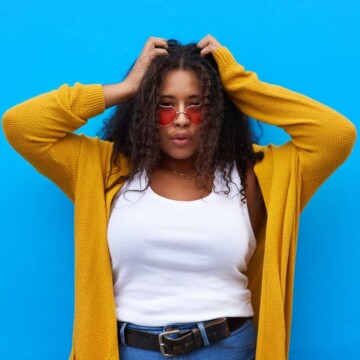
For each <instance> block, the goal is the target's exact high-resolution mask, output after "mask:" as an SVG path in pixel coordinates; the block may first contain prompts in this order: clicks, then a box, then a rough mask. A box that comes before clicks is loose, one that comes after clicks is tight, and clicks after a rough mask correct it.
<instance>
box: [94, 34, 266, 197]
mask: <svg viewBox="0 0 360 360" xmlns="http://www.w3.org/2000/svg"><path fill="white" fill-rule="evenodd" d="M167 51H168V54H167V55H162V56H158V57H156V58H155V59H154V60H153V61H152V63H151V64H150V65H149V67H148V69H147V71H146V73H145V75H144V78H143V80H142V83H141V85H140V87H139V89H138V91H137V93H136V95H135V97H134V98H132V99H131V100H128V101H126V102H124V103H122V104H120V105H118V106H117V109H116V111H115V113H114V115H113V116H112V117H111V118H109V119H107V120H105V122H104V127H103V128H102V129H101V130H100V132H99V135H100V137H101V138H102V139H104V140H108V141H112V142H114V148H113V153H112V157H111V169H112V171H111V173H113V171H115V169H119V168H120V167H121V165H120V161H119V155H120V154H122V155H124V156H125V157H126V158H127V161H128V162H129V164H131V166H130V169H131V170H130V173H128V174H126V175H124V176H121V177H119V178H118V179H117V180H116V181H115V182H114V183H113V184H110V188H112V187H113V186H114V185H116V184H117V183H120V182H123V181H125V180H132V179H133V177H134V175H135V174H137V173H138V172H140V171H143V170H145V173H146V174H147V187H148V186H149V185H150V184H151V175H152V173H153V172H154V170H155V169H156V167H157V166H158V165H159V163H160V159H161V149H160V146H159V132H158V129H159V121H158V114H157V107H158V105H159V102H160V89H161V86H162V84H163V81H164V78H165V76H166V74H167V73H168V72H169V71H171V70H178V69H181V70H186V71H193V72H194V73H195V74H196V75H197V77H198V81H199V83H200V88H201V89H202V104H203V106H202V114H203V115H202V119H203V121H202V122H201V124H200V125H199V126H200V148H199V152H198V154H197V159H196V161H195V168H196V171H197V173H198V174H199V175H198V176H197V184H198V185H199V184H200V186H203V187H206V185H205V184H206V180H208V179H209V174H211V173H212V174H213V173H214V170H215V168H217V167H218V168H219V169H220V170H221V172H222V177H223V180H224V181H225V183H226V186H227V189H228V190H227V192H225V193H228V192H229V190H230V187H229V182H232V179H231V172H232V170H233V168H234V166H235V164H236V166H237V169H238V171H239V175H240V178H241V183H242V187H243V188H242V189H241V190H239V191H240V192H241V194H242V198H243V201H244V199H245V192H244V191H245V188H246V171H247V169H248V167H249V166H253V165H254V164H255V162H256V161H258V160H260V159H262V158H263V153H262V152H254V151H253V148H252V144H253V142H254V140H255V138H254V135H253V133H252V131H251V126H250V122H249V120H248V118H247V117H246V116H245V115H244V114H243V113H242V112H241V111H240V110H239V109H238V108H237V107H236V106H235V105H234V104H233V103H232V102H231V100H230V99H229V97H228V96H227V94H226V93H225V91H224V89H223V87H222V84H221V80H220V74H219V70H218V67H217V64H216V62H215V60H214V58H213V56H212V55H211V54H210V55H206V56H205V57H201V56H200V49H199V48H198V47H197V46H196V44H188V45H182V44H181V43H179V42H178V41H176V40H169V41H168V48H167ZM109 176H110V175H109Z"/></svg>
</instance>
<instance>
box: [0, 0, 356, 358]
mask: <svg viewBox="0 0 360 360" xmlns="http://www.w3.org/2000/svg"><path fill="white" fill-rule="evenodd" d="M359 14H360V3H359V2H358V1H357V0H346V1H343V0H341V1H340V0H318V1H314V0H302V1H287V0H272V1H267V0H252V1H234V0H231V1H230V0H224V1H221V2H216V1H214V0H213V1H208V0H207V1H204V0H201V1H197V2H193V1H188V0H185V1H164V0H152V1H150V0H146V1H145V0H144V1H133V2H120V1H114V0H104V1H91V0H86V1H70V0H63V1H61V2H60V1H28V2H25V1H20V0H11V1H10V0H5V1H3V2H2V6H1V8H0V17H1V22H0V33H1V37H0V49H1V56H0V75H1V76H0V78H1V84H0V87H1V98H0V113H1V114H2V113H4V112H5V110H6V109H7V108H9V107H11V106H13V105H15V104H16V103H18V102H20V101H23V100H25V99H27V98H30V97H32V96H35V95H37V94H40V93H42V92H45V91H49V90H52V89H54V88H57V87H58V86H60V85H61V84H63V83H69V84H73V83H74V82H76V81H80V82H82V83H113V82H116V81H119V80H120V79H121V78H122V76H123V74H124V73H125V71H126V70H127V69H128V67H129V66H130V65H131V63H132V62H133V61H134V59H135V58H136V56H137V54H138V53H139V52H140V50H141V49H142V46H143V44H144V43H145V41H146V39H147V38H148V37H149V36H151V35H152V36H160V37H165V38H176V39H179V40H181V41H183V42H185V43H186V42H190V41H198V40H199V39H201V38H202V37H203V36H205V35H206V34H208V33H210V34H213V35H214V36H216V37H217V38H218V39H219V40H220V42H222V43H223V44H224V45H226V46H228V47H229V48H230V50H231V51H232V52H233V54H234V55H235V57H236V58H237V60H238V61H239V62H240V63H242V64H243V65H244V66H245V67H246V68H247V69H250V70H253V71H255V72H257V73H258V74H259V77H260V78H261V79H262V80H264V81H267V82H270V83H276V84H279V85H283V86H285V87H288V88H290V89H292V90H295V91H298V92H301V93H304V94H306V95H309V96H310V97H313V98H315V99H317V100H319V101H321V102H324V103H325V104H327V105H329V106H331V107H333V108H335V109H336V110H338V111H339V112H341V113H343V114H344V115H345V116H347V117H348V118H350V119H351V120H352V121H353V122H354V123H355V124H356V125H357V126H358V125H359V120H358V119H359V115H358V114H359V110H358V108H359V100H358V96H359V91H358V87H359V81H360V76H359V68H358V66H359V63H360V58H359V55H360V46H359V45H360V44H359V42H360V41H359V39H360V23H359V19H358V17H359ZM108 115H109V112H108V113H107V114H105V115H104V116H101V117H97V118H95V119H92V120H91V121H90V122H89V124H88V125H86V126H85V127H84V128H82V129H81V132H84V133H86V134H88V135H95V134H96V132H97V131H98V129H99V128H100V127H101V124H102V119H103V118H104V117H106V116H108ZM286 140H287V136H286V135H284V134H283V133H282V131H280V130H279V129H273V128H271V127H264V136H263V137H262V138H261V142H262V143H268V142H273V143H276V144H280V143H282V142H283V141H286ZM0 149H1V154H2V156H1V159H2V166H1V168H0V171H1V177H0V179H1V192H0V199H1V208H0V211H1V216H0V228H1V251H0V274H1V275H0V289H1V296H0V319H1V321H0V358H1V359H13V360H17V359H19V360H20V359H21V360H32V359H36V360H49V359H51V360H62V359H66V358H67V357H68V355H69V353H70V347H71V335H72V333H71V332H72V320H73V286H74V279H73V270H74V264H73V261H74V254H73V209H72V204H71V203H70V201H69V200H68V199H67V198H66V197H65V195H63V193H62V192H61V191H60V190H59V189H57V188H56V187H55V185H53V184H52V183H50V181H49V180H47V179H45V178H44V177H42V176H41V175H39V174H38V173H37V172H36V171H34V170H33V169H32V168H31V166H30V165H29V164H27V163H26V162H25V160H23V159H22V158H21V157H20V156H19V155H18V154H17V153H15V152H14V151H13V150H12V149H11V147H10V146H9V145H8V143H7V142H6V140H5V138H4V135H3V134H1V135H0ZM358 164H359V147H358V146H357V145H356V146H355V149H354V151H353V153H352V155H351V157H350V158H349V160H348V161H347V162H346V163H345V164H344V165H343V166H342V167H341V168H340V169H339V170H338V171H337V172H336V173H335V174H334V175H333V176H332V177H331V178H330V179H329V180H328V181H327V182H326V183H325V184H324V185H323V186H322V187H321V189H320V190H319V191H318V192H317V193H316V195H315V196H314V198H313V199H312V201H311V202H310V204H309V205H308V207H307V208H306V209H305V211H304V213H303V215H302V219H301V227H300V236H299V245H298V255H297V264H296V277H295V295H294V312H293V327H292V339H291V351H290V359H291V360H310V359H326V360H335V359H336V360H338V359H344V360H357V359H360V348H359V344H360V329H359V327H360V309H359V306H358V304H359V303H360V282H359V280H358V279H359V275H360V270H359V265H358V264H359V263H360V243H359V240H360V236H359V230H358V228H357V225H358V219H359V215H358V214H359V205H360V201H359V199H360V197H359V193H358V191H357V184H358V183H359V181H360V176H359V166H358Z"/></svg>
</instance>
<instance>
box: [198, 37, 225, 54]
mask: <svg viewBox="0 0 360 360" xmlns="http://www.w3.org/2000/svg"><path fill="white" fill-rule="evenodd" d="M197 46H198V47H199V48H201V49H202V50H201V52H200V55H201V56H203V57H204V56H205V55H207V54H212V53H213V52H214V51H215V50H216V49H218V48H219V47H221V46H222V45H221V44H220V43H219V41H218V40H216V39H215V38H214V37H213V36H212V35H206V36H205V37H204V38H203V39H201V40H200V41H199V42H198V43H197Z"/></svg>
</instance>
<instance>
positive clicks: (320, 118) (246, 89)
mask: <svg viewBox="0 0 360 360" xmlns="http://www.w3.org/2000/svg"><path fill="white" fill-rule="evenodd" d="M214 58H215V60H216V62H217V64H218V67H219V70H220V75H221V80H222V84H223V86H224V89H225V90H226V92H227V93H228V95H229V96H230V98H231V99H232V101H233V102H234V103H235V104H236V106H238V107H239V108H240V110H241V111H242V112H244V113H245V114H246V115H248V116H250V117H252V118H254V119H257V120H260V121H262V122H264V123H268V124H272V125H275V126H279V127H281V128H283V129H284V130H285V131H286V132H287V133H288V134H289V135H290V136H291V139H292V140H291V141H289V142H287V143H286V144H284V145H282V146H278V147H277V146H273V145H269V146H266V147H263V146H258V145H254V149H255V150H256V151H259V150H262V151H263V152H264V159H263V160H261V161H259V162H258V163H257V164H256V166H255V173H256V175H257V178H258V180H259V183H260V187H261V190H262V194H263V196H264V200H265V205H266V209H267V222H266V225H265V226H264V227H263V229H262V231H261V234H260V236H258V238H257V249H256V251H255V254H254V255H253V257H252V258H251V260H250V263H249V267H248V272H247V276H248V277H249V287H250V289H251V291H252V301H253V307H254V311H255V321H256V323H257V325H258V340H257V353H256V360H283V359H284V360H285V359H287V358H288V351H289V339H290V328H291V311H292V294H293V281H294V264H295V252H296V241H297V233H298V225H299V215H300V212H301V210H302V209H303V208H304V206H305V205H306V203H307V202H308V201H309V199H310V197H311V196H312V195H313V193H314V192H315V190H316V189H317V188H318V187H319V186H320V185H321V184H322V183H323V182H324V181H325V180H326V178H327V177H328V176H329V175H330V174H331V173H332V172H333V171H334V170H335V169H336V168H337V167H338V166H339V165H340V164H341V163H342V162H343V161H345V159H346V158H347V157H348V155H349V154H350V152H351V149H352V146H353V144H354V142H355V138H356V130H355V128H354V126H353V125H352V124H351V123H350V122H349V121H348V120H347V119H346V118H344V117H343V116H342V115H340V114H339V113H337V112H336V111H334V110H332V109H330V108H328V107H326V106H324V105H322V104H320V103H318V102H316V101H314V100H311V99H309V98H308V97H306V96H303V95H300V94H297V93H295V92H292V91H290V90H287V89H285V88H282V87H280V86H275V85H270V84H267V83H265V82H262V81H260V80H259V79H258V78H257V75H256V74H255V73H253V72H250V71H245V69H244V68H243V67H242V66H241V65H239V64H238V63H237V62H236V61H235V59H234V58H233V56H232V54H231V53H230V52H229V50H227V49H226V48H224V47H221V48H219V49H217V50H216V51H215V53H214ZM104 107H105V101H104V94H103V90H102V87H101V86H100V85H87V86H85V85H81V84H78V83H77V84H75V86H73V87H69V86H68V85H63V86H61V87H60V88H59V89H58V90H54V91H51V92H49V93H47V94H43V95H40V96H38V97H35V98H33V99H30V100H28V101H26V102H24V103H22V104H19V105H17V106H15V107H14V108H12V109H10V110H8V111H7V112H6V113H5V114H4V116H3V129H4V132H5V135H6V137H7V139H8V141H9V142H10V144H11V145H12V146H13V147H14V148H15V149H16V150H17V151H18V152H19V153H20V154H21V155H22V156H23V157H24V158H25V159H27V160H28V161H29V162H30V163H31V164H32V165H33V166H34V167H35V168H36V169H37V170H38V171H39V172H41V173H42V174H44V175H45V176H46V177H48V178H50V179H51V180H52V181H53V182H54V183H56V184H57V185H58V186H59V187H60V188H61V189H62V190H63V191H64V192H65V194H66V195H67V196H68V197H69V198H70V199H71V200H72V201H73V202H74V206H75V215H74V216H75V313H74V326H73V344H72V351H71V355H70V359H71V360H75V359H76V360H90V359H91V360H118V359H119V350H118V335H117V323H116V312H115V302H114V296H113V284H112V269H111V261H110V255H109V251H108V245H107V223H108V220H109V214H110V205H111V201H112V199H113V197H114V195H115V194H116V193H117V191H118V190H119V188H120V187H121V184H120V185H117V186H115V187H113V188H112V189H111V190H109V191H108V190H107V187H108V185H109V184H111V183H112V182H113V181H114V180H115V179H116V178H118V177H119V176H120V175H123V174H125V173H127V172H128V171H129V168H128V161H127V159H125V158H122V159H121V167H120V170H119V171H118V172H117V173H113V174H111V176H110V180H109V181H107V180H108V175H109V174H110V158H111V153H112V149H113V144H112V143H111V142H107V141H103V140H100V139H98V138H97V137H95V138H91V137H87V136H84V135H76V134H74V133H73V132H74V131H75V130H76V129H78V128H80V127H81V126H82V125H84V124H85V123H86V121H87V119H89V118H91V117H93V116H96V115H98V114H101V113H102V112H103V111H104V110H105V109H104ZM144 301H146V300H145V299H144ZM204 305H205V304H204Z"/></svg>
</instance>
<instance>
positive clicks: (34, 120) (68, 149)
mask: <svg viewBox="0 0 360 360" xmlns="http://www.w3.org/2000/svg"><path fill="white" fill-rule="evenodd" d="M104 110H105V100H104V94H103V90H102V87H101V85H82V84H79V83H76V84H75V85H74V86H73V87H70V86H68V85H62V86H61V87H60V88H59V89H57V90H53V91H51V92H49V93H46V94H42V95H39V96H37V97H35V98H32V99H30V100H27V101H25V102H23V103H21V104H19V105H16V106H14V107H13V108H11V109H9V110H8V111H7V112H6V113H5V114H4V115H3V120H2V125H3V130H4V133H5V136H6V138H7V140H8V141H9V143H10V144H11V145H12V146H13V147H14V149H15V150H16V151H17V152H18V153H19V154H20V155H21V156H23V157H24V158H25V159H26V160H27V161H29V162H30V163H31V164H32V165H33V166H34V167H35V168H36V169H37V170H38V171H39V172H41V173H42V174H43V175H45V176H46V177H48V178H50V179H51V180H52V181H54V182H55V183H56V184H57V185H58V186H59V187H60V188H61V189H62V190H63V191H64V192H65V194H66V195H67V196H68V197H69V198H70V199H72V200H73V199H74V196H75V195H74V193H75V189H74V187H75V182H76V174H77V166H78V160H79V154H80V148H81V143H82V140H83V138H84V136H82V135H76V134H74V133H73V132H74V131H75V130H76V129H78V128H80V127H81V126H83V125H84V124H85V123H86V121H87V119H89V118H91V117H93V116H96V115H98V114H101V113H102V112H103V111H104Z"/></svg>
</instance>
